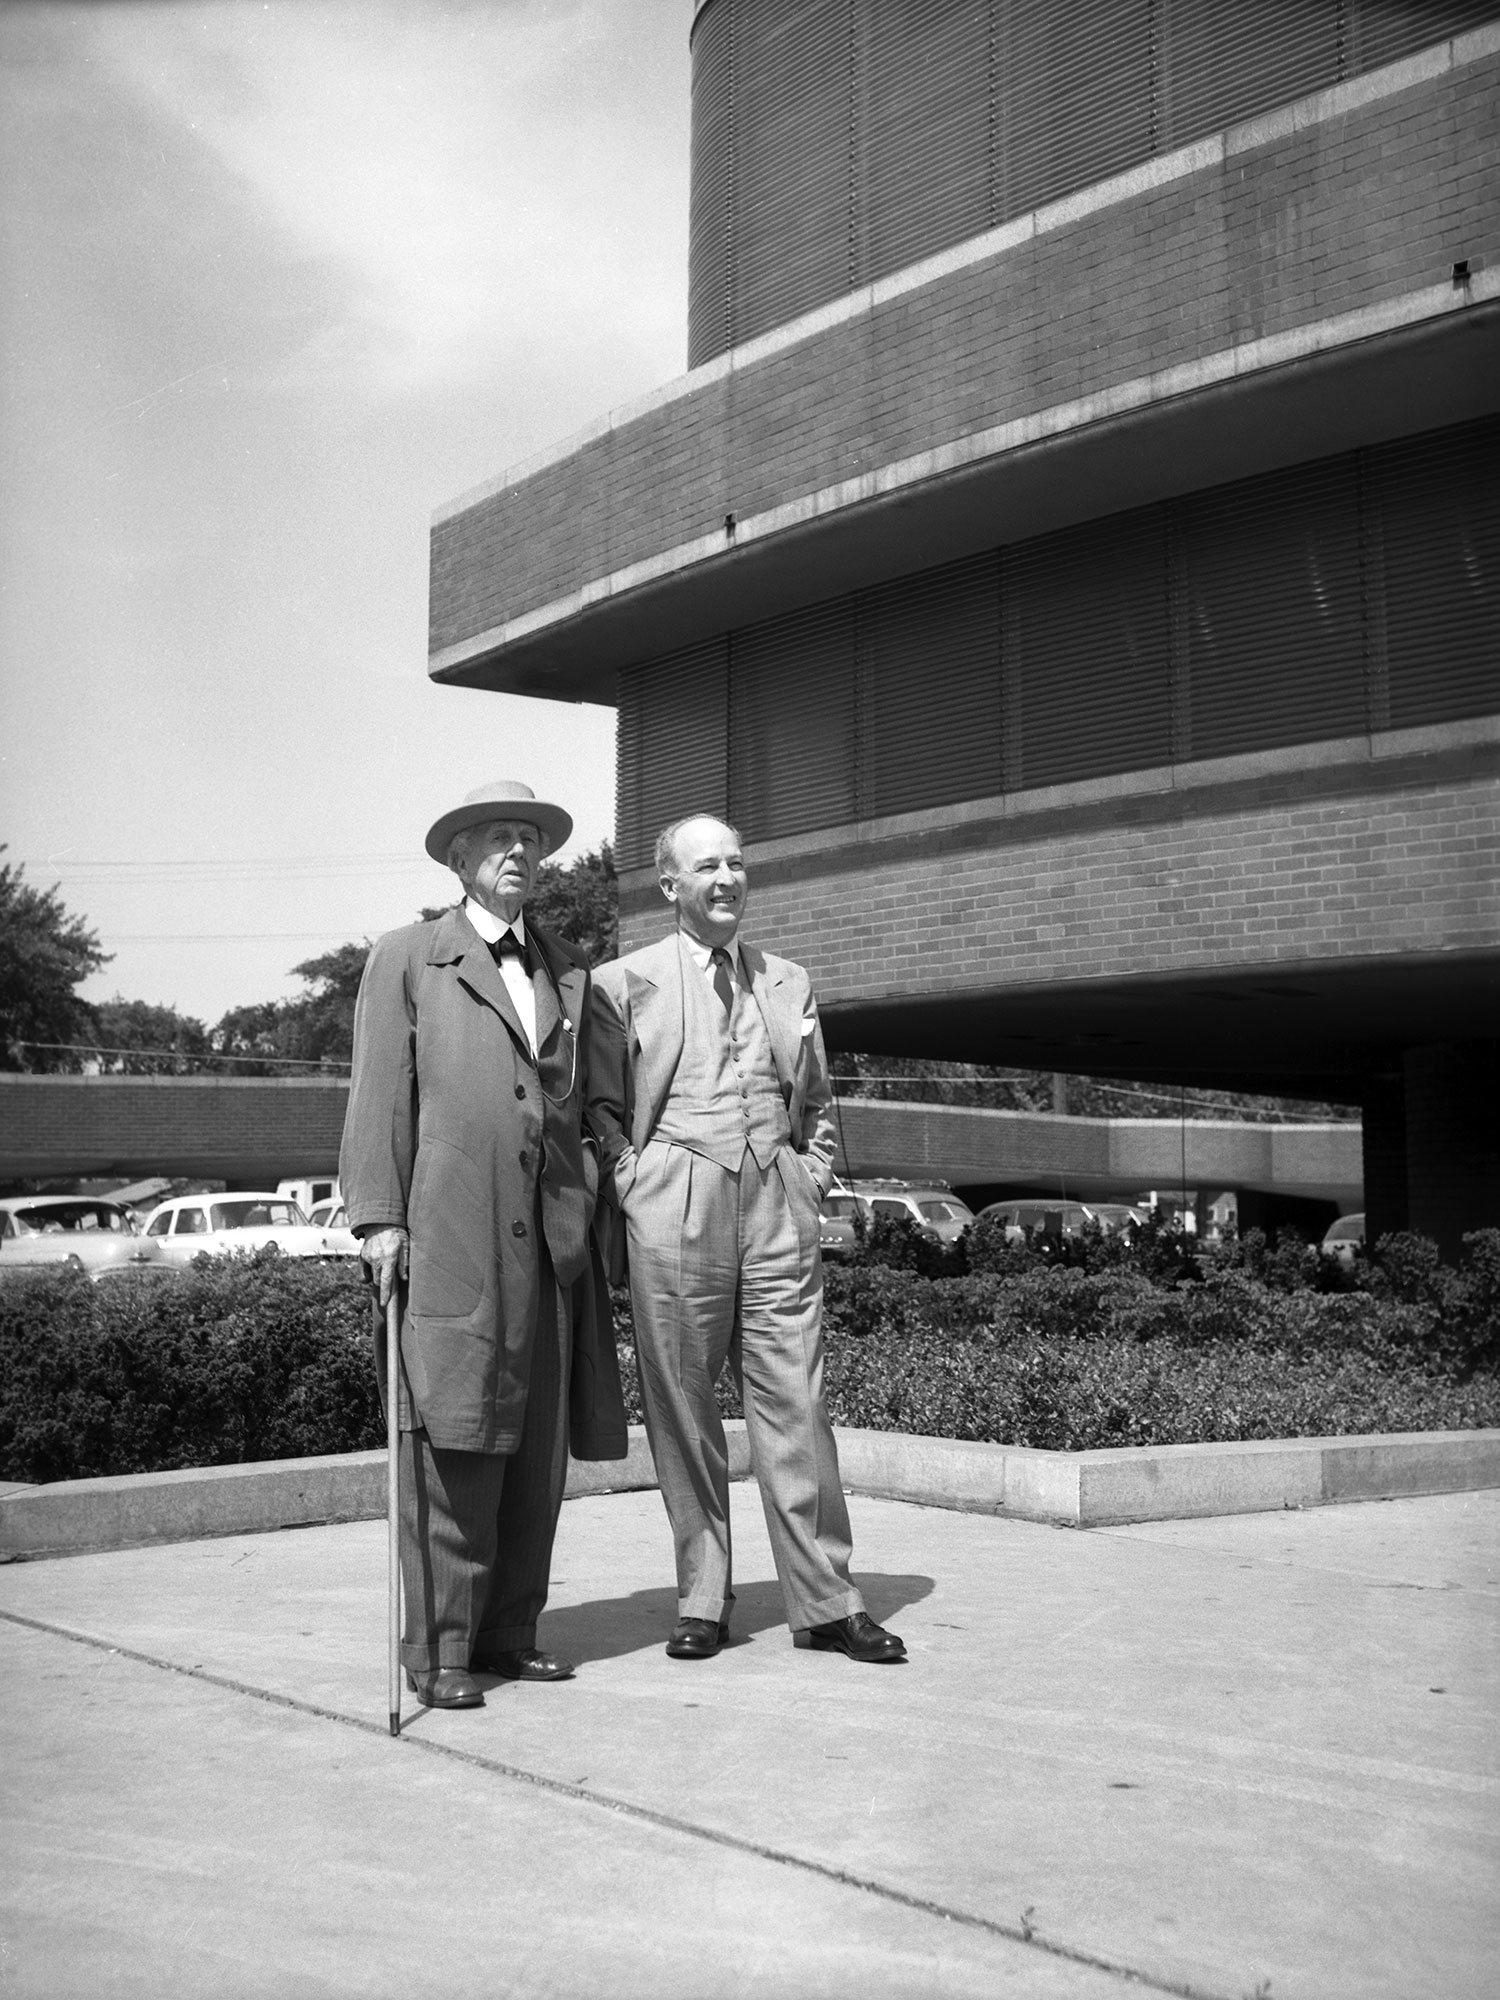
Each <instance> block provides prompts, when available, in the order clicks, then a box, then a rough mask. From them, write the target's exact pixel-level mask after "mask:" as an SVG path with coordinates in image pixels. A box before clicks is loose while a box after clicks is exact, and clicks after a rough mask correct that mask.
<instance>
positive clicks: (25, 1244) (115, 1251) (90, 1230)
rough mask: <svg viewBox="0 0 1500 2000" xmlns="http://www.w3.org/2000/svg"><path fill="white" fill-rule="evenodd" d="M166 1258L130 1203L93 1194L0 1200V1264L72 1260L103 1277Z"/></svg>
mask: <svg viewBox="0 0 1500 2000" xmlns="http://www.w3.org/2000/svg"><path fill="white" fill-rule="evenodd" d="M161 1262H162V1255H161V1250H160V1248H159V1246H158V1245H156V1244H155V1243H150V1242H148V1241H147V1240H146V1239H145V1238H144V1237H143V1236H142V1235H141V1234H140V1231H139V1229H138V1228H137V1225H136V1219H135V1217H134V1215H132V1213H131V1212H130V1210H129V1209H128V1208H122V1207H121V1205H120V1203H119V1202H117V1201H100V1200H96V1199H95V1198H94V1197H93V1196H92V1195H75V1194H28V1195H12V1196H9V1197H8V1198H7V1199H6V1200H4V1201H0V1267H3V1268H5V1269H7V1270H8V1269H9V1268H10V1267H11V1266H12V1265H18V1266H19V1265H27V1264H73V1265H76V1266H78V1267H79V1268H80V1269H81V1270H84V1271H87V1272H88V1274H89V1276H90V1277H91V1278H94V1279H96V1280H97V1279H99V1278H102V1277H106V1276H109V1275H112V1274H113V1273H115V1272H118V1271H138V1270H141V1269H143V1268H145V1267H146V1266H147V1265H150V1264H160V1263H161Z"/></svg>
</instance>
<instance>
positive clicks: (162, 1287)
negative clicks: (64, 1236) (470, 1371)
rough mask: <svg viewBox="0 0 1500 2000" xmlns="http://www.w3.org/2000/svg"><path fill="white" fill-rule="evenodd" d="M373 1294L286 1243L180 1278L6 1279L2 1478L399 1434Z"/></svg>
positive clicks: (50, 1275)
mask: <svg viewBox="0 0 1500 2000" xmlns="http://www.w3.org/2000/svg"><path fill="white" fill-rule="evenodd" d="M368 1301H369V1295H368V1293H367V1292H366V1291H365V1288H364V1286H363V1284H362V1283H361V1282H360V1280H359V1278H358V1276H357V1275H356V1274H355V1273H354V1272H352V1271H350V1270H349V1269H348V1268H347V1267H345V1266H340V1265H327V1266H325V1265H320V1264H316V1263H311V1262H307V1263H304V1262H302V1261H300V1260H299V1261H296V1262H293V1261H291V1260H289V1259H286V1258H282V1257H278V1256H276V1255H275V1253H274V1252H272V1253H269V1254H262V1255H261V1256H258V1257H255V1258H249V1259H240V1258H235V1259H227V1260H217V1261H214V1262H210V1261H209V1260H207V1259H203V1260H200V1262H199V1263H197V1264H195V1265H194V1266H193V1267H192V1268H191V1269H190V1270H188V1271H186V1272H184V1273H182V1274H181V1276H180V1277H172V1278H162V1279H159V1280H148V1279H146V1278H144V1277H142V1278H122V1279H110V1280H107V1281H106V1282H104V1283H103V1284H100V1285H97V1286H96V1285H92V1284H90V1283H89V1281H88V1279H87V1278H86V1277H84V1276H83V1275H82V1273H77V1272H69V1271H67V1270H49V1271H34V1272H24V1273H22V1272H16V1273H14V1274H8V1276H7V1279H6V1282H5V1283H4V1284H3V1285H0V1476H3V1477H5V1478H7V1479H25V1480H37V1481H43V1480H51V1479H85V1478H91V1477H100V1476H105V1475H113V1474H118V1473H127V1472H158V1471H165V1470H168V1469H171V1468H173V1467H176V1466H189V1465H230V1464H235V1463H238V1462H240V1461H242V1460H251V1459H265V1458H300V1457H303V1456H308V1455H313V1454H316V1453H321V1452H335V1451H355V1450H358V1449H360V1448H362V1447H367V1446H371V1445H378V1444H380V1443H381V1442H382V1441H383V1439H384V1434H385V1433H384V1426H383V1422H382V1419H381V1416H380V1406H379V1399H378V1396H377V1392H376V1383H375V1372H374V1366H373V1362H372V1360H371V1348H370V1332H369V1328H370V1309H369V1302H368Z"/></svg>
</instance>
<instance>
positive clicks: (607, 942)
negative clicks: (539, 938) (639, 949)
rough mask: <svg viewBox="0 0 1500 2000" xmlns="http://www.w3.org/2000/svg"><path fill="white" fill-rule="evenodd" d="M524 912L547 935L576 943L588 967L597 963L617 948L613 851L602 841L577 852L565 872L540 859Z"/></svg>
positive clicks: (616, 884)
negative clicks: (548, 932) (534, 919)
mask: <svg viewBox="0 0 1500 2000" xmlns="http://www.w3.org/2000/svg"><path fill="white" fill-rule="evenodd" d="M526 908H527V910H528V912H529V913H530V914H531V915H532V916H534V917H535V918H536V920H537V922H538V923H539V924H542V925H544V926H545V928H546V929H547V930H549V931H556V932H557V933H558V935H559V936H560V937H565V938H566V939H567V940H568V942H569V944H576V945H577V946H578V948H579V950H580V951H582V952H583V953H584V954H585V955H586V956H587V958H588V962H589V964H590V965H603V964H604V962H605V960H606V959H610V958H614V957H616V956H617V954H618V952H619V949H620V885H619V881H618V879H617V877H616V875H615V857H614V850H613V849H612V848H611V846H610V844H609V842H608V841H607V840H606V841H605V842H604V843H603V845H602V846H601V847H600V848H599V850H598V852H597V853H595V852H594V851H593V849H590V850H589V852H588V853H587V854H580V855H579V857H578V859H577V860H576V861H575V862H574V863H573V865H572V866H571V867H570V868H559V867H558V866H557V864H556V863H555V862H551V861H544V862H543V863H542V865H541V867H540V869H539V870H538V871H537V878H536V887H535V888H534V889H533V890H532V892H531V898H530V900H529V902H528V903H527V905H526Z"/></svg>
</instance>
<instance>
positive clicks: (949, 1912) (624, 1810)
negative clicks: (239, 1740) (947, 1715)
mask: <svg viewBox="0 0 1500 2000" xmlns="http://www.w3.org/2000/svg"><path fill="white" fill-rule="evenodd" d="M0 1620H3V1621H4V1622H5V1623H6V1624H9V1625H19V1626H22V1627H24V1628H25V1629H26V1630H28V1631H31V1632H42V1633H45V1634H46V1635H47V1636H48V1637H49V1638H54V1639H66V1640H69V1641H70V1642H71V1643H72V1644H74V1645H78V1646H89V1647H92V1648H93V1649H94V1651H96V1652H100V1653H108V1654H113V1655H114V1656H115V1657H116V1658H117V1659H121V1660H131V1661H133V1662H134V1663H135V1664H136V1665H137V1666H143V1667H154V1668H156V1669H157V1671H158V1672H160V1673H167V1674H177V1675H178V1676H180V1677H181V1678H182V1679H183V1680H189V1681H200V1682H202V1683H203V1684H204V1685H205V1686H207V1687H213V1688H219V1689H221V1690H222V1691H224V1692H225V1693H228V1694H238V1695H246V1696H248V1697H249V1698H250V1699H251V1700H252V1701H263V1702H266V1703H268V1704H269V1705H270V1706H271V1707H273V1708H284V1709H289V1710H290V1711H291V1712H292V1713H293V1714H294V1715H308V1716H315V1717H316V1718H317V1719H318V1720H319V1721H322V1722H337V1723H342V1724H343V1725H344V1727H345V1728H347V1729H357V1730H360V1731H362V1732H363V1733H364V1734H366V1735H369V1736H377V1737H379V1738H380V1739H381V1740H382V1741H383V1742H387V1743H388V1742H390V1741H391V1736H390V1725H389V1721H388V1719H387V1718H386V1717H385V1716H384V1715H382V1716H381V1717H380V1719H379V1720H376V1719H375V1718H373V1717H371V1718H369V1719H368V1720H367V1719H366V1718H365V1717H363V1716H358V1715H349V1714H347V1713H345V1711H344V1710H342V1709H337V1708H328V1707H325V1706H324V1705H323V1704H322V1703H321V1702H315V1701H303V1700H301V1699H300V1698H299V1697H297V1696H296V1695H289V1694H278V1693H276V1692H275V1690H274V1689H271V1688H262V1687H256V1686H254V1685H253V1684H252V1683H251V1682H249V1681H239V1680H235V1679H234V1678H233V1677H232V1676H230V1675H228V1674H213V1673H209V1672H208V1671H207V1670H206V1669H205V1668H203V1667H185V1666H183V1665H181V1663H180V1662H178V1661H176V1660H164V1659H162V1658H161V1657H160V1655H159V1654H156V1653H142V1652H139V1651H138V1650H137V1649H136V1648H135V1647H133V1646H117V1645H112V1644H111V1643H110V1641H109V1640H108V1639H101V1638H98V1637H96V1636H95V1634H93V1633H92V1632H77V1631H74V1630H73V1628H72V1627H71V1626H68V1625H54V1624H52V1623H51V1622H50V1621H49V1620H47V1619H45V1618H27V1617H25V1616H23V1615H22V1613H20V1612H18V1611H6V1610H3V1609H0ZM396 1741H397V1742H399V1743H404V1744H408V1745H410V1746H411V1747H412V1748H414V1749H417V1750H424V1751H426V1752H428V1753H429V1754H430V1755H432V1756H435V1757H445V1758H448V1759H449V1760H450V1761H452V1762H453V1763H456V1764H466V1765H468V1766H470V1767H471V1768H472V1769H474V1770H477V1771H486V1772H488V1773H490V1774H491V1775H492V1776H495V1777H500V1778H509V1779H512V1780H514V1781H515V1782H516V1783H518V1784H523V1785H529V1786H531V1787H532V1788H533V1790H536V1791H540V1792H548V1793H550V1794H552V1795H553V1796H554V1797H557V1798H563V1799H569V1800H571V1801H572V1802H573V1803H574V1804H576V1805H585V1806H594V1807H597V1808H600V1809H602V1810H603V1811H605V1812H612V1813H616V1814H618V1815H620V1817H622V1818H625V1819H632V1820H637V1821H640V1822H642V1823H644V1824H646V1825H648V1826H656V1827H660V1828H662V1829H663V1830H664V1831H665V1832H668V1833H676V1834H680V1835H682V1836H684V1837H685V1838H687V1839H689V1840H701V1841H706V1842H708V1843H709V1844H710V1845H711V1846H715V1847H723V1848H727V1849H728V1850H729V1851H730V1852H731V1853H735V1854H745V1855H750V1856H753V1857H754V1858H755V1859H756V1860H758V1861H769V1862H773V1863H775V1864H777V1865H779V1866H780V1867H783V1868H792V1869H796V1870H797V1871H798V1872H800V1873H801V1874H804V1875H813V1876H816V1877H818V1878H819V1879H820V1880H822V1881H825V1882H835V1883H837V1884H838V1885H839V1886H840V1887H841V1888H845V1889H857V1890H859V1891H860V1892H861V1893H863V1894H864V1895H867V1896H875V1897H877V1898H879V1899H880V1900H881V1901H882V1902H885V1903H892V1904H895V1905H896V1906H897V1907H898V1908H901V1909H905V1910H912V1911H915V1912H917V1913H919V1914H920V1915H922V1916H928V1917H935V1918H937V1919H938V1921H939V1922H941V1923H949V1924H962V1925H964V1926H965V1928H967V1929H969V1930H975V1931H980V1932H983V1933H985V1934H986V1935H988V1936H990V1937H995V1938H1004V1939H1005V1940H1006V1941H1007V1942H1008V1943H1010V1944H1019V1945H1025V1946H1027V1947H1028V1949H1030V1950H1032V1951H1039V1952H1043V1953H1045V1954H1046V1955H1047V1956H1048V1957H1049V1958H1058V1959H1062V1960H1064V1961H1065V1962H1067V1963H1068V1964H1070V1965H1081V1966H1087V1967H1088V1968H1089V1969H1090V1970H1091V1971H1094V1972H1104V1973H1108V1974H1110V1975H1111V1976H1112V1977H1113V1978H1115V1979H1118V1980H1120V1981H1122V1982H1123V1983H1124V1984H1126V1985H1129V1986H1133V1987H1136V1988H1138V1989H1139V1990H1141V1991H1142V1992H1148V1993H1167V1994H1172V1995H1174V1996H1175V2000H1230V1996H1228V1995H1225V1994H1220V1993H1215V1992H1214V1991H1213V1990H1212V1989H1211V1988H1209V1987H1206V1986H1195V1985H1193V1984H1192V1983H1191V1982H1190V1981H1187V1980H1177V1979H1168V1978H1164V1977H1162V1976H1161V1975H1159V1974H1157V1973H1153V1972H1146V1971H1143V1970H1141V1968H1140V1967H1138V1966H1133V1965H1125V1964H1122V1963H1121V1962H1120V1961H1119V1960H1118V1959H1112V1958H1105V1957H1103V1956H1101V1955H1100V1954H1099V1953H1098V1952H1092V1951H1086V1950H1084V1949H1082V1948H1081V1947H1079V1946H1076V1945H1069V1944H1064V1943H1062V1942H1060V1941H1058V1940H1056V1939H1053V1938H1048V1937H1043V1936H1042V1935H1041V1934H1040V1932H1038V1931H1037V1930H1036V1929H1035V1928H1034V1927H1033V1926H1032V1925H1030V1924H1029V1923H1026V1922H1024V1921H1023V1922H1020V1923H1015V1924H1005V1923H1000V1922H999V1921H998V1920H997V1919H995V1918H994V1917H984V1916H980V1915H979V1914H978V1913H977V1912H976V1911H973V1910H964V1909H956V1908H952V1907H950V1906H949V1905H948V1904H946V1903H939V1902H936V1901H934V1900H933V1899H932V1898H931V1897H928V1896H915V1895H912V1894H911V1893H910V1892H909V1891H908V1890H905V1889H898V1888H896V1887H894V1886H893V1885H892V1884H891V1883H888V1882H881V1881H878V1880H877V1879H876V1878H875V1877H874V1876H870V1875H858V1874H856V1873H855V1872H854V1871H853V1870H852V1869H848V1868H835V1867H833V1866H831V1865H830V1864H829V1863H828V1862H825V1861H814V1860H811V1859H810V1858H809V1857H808V1856H806V1855H802V1854H791V1853H788V1852H787V1851H786V1850H785V1849H784V1848H779V1847H768V1846H766V1845H765V1844H764V1843H763V1842H761V1841H757V1840H747V1839H745V1838H744V1837H743V1836H742V1835H739V1834H734V1833H725V1832H723V1831H722V1830H721V1829H719V1828H716V1827H709V1826H700V1825H698V1824H697V1822H696V1821H693V1820H689V1819H682V1818H680V1817H679V1816H678V1815H677V1814H675V1813H667V1812H660V1811H658V1810H657V1809H656V1808H655V1807H654V1806H644V1805H639V1804H637V1803H636V1802H635V1801H633V1800H630V1799H620V1798H614V1797H611V1796H610V1795H609V1794H608V1793H604V1792H592V1791H590V1790H589V1789H588V1788H587V1786H583V1785H573V1784H569V1783H568V1782H567V1780H566V1779H563V1778H548V1777H544V1776H543V1775H542V1774H541V1773H540V1772H536V1771H528V1770H525V1769H523V1768H522V1766H520V1765H519V1764H507V1763H504V1762H502V1760H501V1759H499V1758H498V1757H485V1756H483V1755H481V1754H480V1753H479V1752H477V1751H474V1750H459V1749H455V1748H454V1747H453V1746H452V1745H451V1744H447V1743H435V1742H433V1741H432V1740H431V1738H429V1737H423V1736H408V1735H406V1734H405V1733H404V1732H403V1734H402V1735H400V1736H399V1737H398V1738H396Z"/></svg>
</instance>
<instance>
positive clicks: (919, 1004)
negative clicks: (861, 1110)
mask: <svg viewBox="0 0 1500 2000" xmlns="http://www.w3.org/2000/svg"><path fill="white" fill-rule="evenodd" d="M822 1014H823V1024H824V1030H825V1032H826V1034H827V1038H828V1043H829V1046H830V1048H833V1049H862V1050H865V1051H868V1052H871V1053H874V1054H880V1055H917V1056H927V1057H930V1056H932V1055H933V1054H935V1053H938V1052H941V1053H942V1054H944V1055H945V1056H950V1057H952V1058H954V1059H956V1060H962V1061H968V1062H984V1063H999V1064H1015V1065H1017V1066H1018V1067H1021V1068H1026V1069H1039V1070H1063V1071H1067V1072H1069V1073H1071V1074H1075V1075H1085V1076H1099V1077H1127V1078H1130V1079H1132V1080H1134V1081H1137V1082H1151V1081H1160V1082H1170V1083H1186V1084H1193V1085H1201V1086H1203V1087H1206V1088H1209V1089H1238V1090H1246V1089H1260V1090H1271V1091H1281V1092H1284V1093H1286V1094H1287V1095H1288V1096H1293V1097H1295V1096H1309V1097H1325V1096H1331V1097H1339V1096H1343V1097H1347V1098H1348V1099H1349V1100H1351V1101H1354V1100H1356V1099H1357V1098H1358V1097H1359V1095H1360V1092H1361V1090H1362V1088H1363V1086H1364V1084H1365V1082H1366V1081H1367V1079H1368V1078H1369V1077H1370V1076H1372V1075H1376V1074H1379V1073H1380V1072H1381V1070H1382V1069H1383V1068H1385V1067H1390V1068H1393V1069H1399V1066H1400V1062H1399V1051H1400V1050H1401V1049H1403V1048H1405V1047H1407V1046H1412V1045H1420V1044H1422V1043H1430V1042H1468V1041H1483V1040H1486V1039H1490V1038H1493V1036H1494V1032H1495V1022H1496V1020H1497V1019H1500V950H1484V951H1459V952H1440V953H1439V952H1433V953H1430V954H1425V955H1424V954H1416V953H1412V954H1402V955H1400V956H1396V955H1394V954H1393V955H1390V956H1388V957H1384V958H1378V957H1372V958H1369V959H1366V960H1364V961H1363V962H1361V963H1359V964H1349V963H1348V962H1346V961H1343V960H1327V961H1324V962H1322V963H1318V962H1304V963H1299V964H1298V965H1296V966H1295V967H1293V968H1283V967H1277V966H1274V965H1266V966H1258V967H1255V968H1247V969H1243V970H1235V971H1224V972H1213V973H1207V972H1200V973H1198V974H1197V975H1196V976H1193V975H1172V974H1155V975H1150V976H1143V977H1135V978H1128V977H1127V978H1120V977H1118V976H1117V977H1114V978H1110V979H1098V980H1078V981H1076V982H1067V981H1043V980H1038V981H1036V982H1035V983H1034V984H1032V985H1030V986H1026V987H1019V988H1018V987H1013V986H1012V987H1005V988H998V987H997V988H994V989H991V990H990V991H987V992H986V991H971V992H960V993H953V992H949V993H936V992H935V993H931V994H926V995H922V996H917V997H907V996H901V997H899V998H898V997H895V996H890V997H882V998H872V999H869V1000H862V1001H854V1002H846V1003H842V1004H840V1003H838V1002H834V1003H831V1004H830V1003H826V1002H825V1004H824V1005H823V1008H822Z"/></svg>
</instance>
